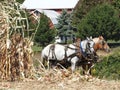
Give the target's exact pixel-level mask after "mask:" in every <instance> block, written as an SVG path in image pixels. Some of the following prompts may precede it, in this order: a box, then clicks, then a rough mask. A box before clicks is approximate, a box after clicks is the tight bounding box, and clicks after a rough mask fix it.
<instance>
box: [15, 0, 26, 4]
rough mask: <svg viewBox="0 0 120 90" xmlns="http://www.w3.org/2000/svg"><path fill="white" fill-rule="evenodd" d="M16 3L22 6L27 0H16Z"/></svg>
mask: <svg viewBox="0 0 120 90" xmlns="http://www.w3.org/2000/svg"><path fill="white" fill-rule="evenodd" d="M16 1H17V2H19V3H21V4H22V3H23V2H24V1H25V0H16Z"/></svg>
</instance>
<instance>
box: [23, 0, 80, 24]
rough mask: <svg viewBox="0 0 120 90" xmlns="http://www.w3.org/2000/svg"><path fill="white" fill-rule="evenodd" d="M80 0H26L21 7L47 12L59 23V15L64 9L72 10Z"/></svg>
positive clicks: (54, 21) (53, 21)
mask: <svg viewBox="0 0 120 90" xmlns="http://www.w3.org/2000/svg"><path fill="white" fill-rule="evenodd" d="M78 1H79V0H25V1H24V2H23V4H22V5H21V8H23V9H27V10H30V11H32V12H34V11H38V12H40V13H43V12H44V14H46V15H47V16H48V17H49V18H50V19H51V21H52V23H53V24H57V19H56V18H57V17H58V16H59V15H60V14H61V12H62V10H63V9H66V10H67V11H68V12H71V11H72V10H73V9H74V7H75V6H76V5H77V3H78Z"/></svg>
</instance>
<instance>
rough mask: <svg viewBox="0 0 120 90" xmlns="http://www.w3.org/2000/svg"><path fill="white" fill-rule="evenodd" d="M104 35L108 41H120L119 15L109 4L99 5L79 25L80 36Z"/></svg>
mask: <svg viewBox="0 0 120 90" xmlns="http://www.w3.org/2000/svg"><path fill="white" fill-rule="evenodd" d="M99 35H103V36H104V37H105V38H106V39H114V40H119V39H120V37H119V36H120V19H119V13H118V11H117V10H115V9H114V7H112V6H111V5H109V4H102V5H98V6H97V7H95V8H94V9H92V10H91V11H90V12H88V14H87V15H86V17H84V18H83V19H82V20H81V23H79V24H78V36H79V37H82V38H85V37H86V36H94V37H95V36H99Z"/></svg>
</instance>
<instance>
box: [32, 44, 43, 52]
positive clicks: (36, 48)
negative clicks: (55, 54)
mask: <svg viewBox="0 0 120 90" xmlns="http://www.w3.org/2000/svg"><path fill="white" fill-rule="evenodd" d="M32 50H33V52H41V51H42V47H40V46H37V45H34V46H33V47H32Z"/></svg>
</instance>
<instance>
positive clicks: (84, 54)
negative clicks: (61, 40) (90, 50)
mask: <svg viewBox="0 0 120 90" xmlns="http://www.w3.org/2000/svg"><path fill="white" fill-rule="evenodd" d="M80 50H81V52H82V54H83V56H86V53H85V52H84V51H83V48H82V45H81V43H80Z"/></svg>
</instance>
